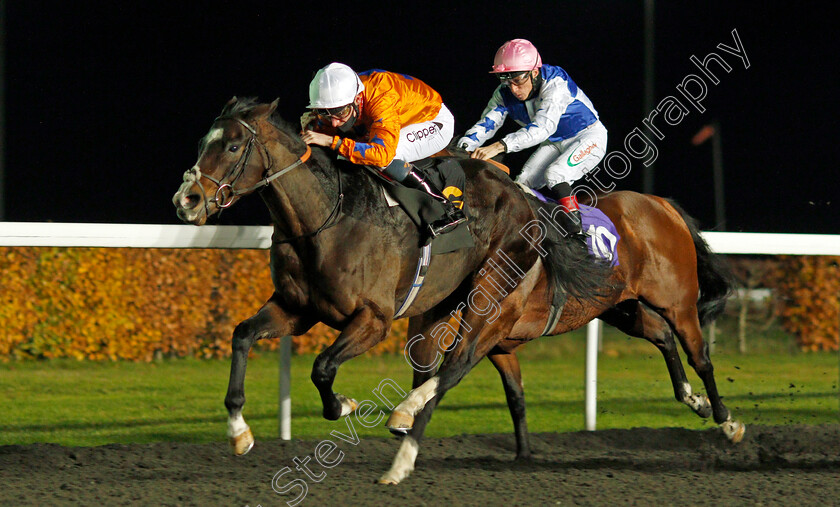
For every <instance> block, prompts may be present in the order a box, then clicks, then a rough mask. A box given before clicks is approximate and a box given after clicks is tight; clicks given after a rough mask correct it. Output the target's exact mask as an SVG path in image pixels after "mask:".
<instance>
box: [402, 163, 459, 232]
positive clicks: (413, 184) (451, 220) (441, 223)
mask: <svg viewBox="0 0 840 507" xmlns="http://www.w3.org/2000/svg"><path fill="white" fill-rule="evenodd" d="M401 183H402V184H403V185H405V186H407V187H408V188H413V189H416V190H422V191H423V192H426V193H427V194H429V195H430V196H432V197H433V198H434V199H435V200H436V201H438V202H439V203H441V204H443V208H444V210H445V211H446V216H445V217H444V218H441V219H440V220H435V221H434V222H433V223H431V224H429V232H430V233H431V234H432V236H439V235H441V234H445V233H447V232H449V231H451V230H453V229H455V227H457V226H458V225H459V224H461V223H463V222H466V221H467V216H466V215H465V214H464V212H463V211H462V210H460V209H458V208H456V207H455V205H454V204H452V201H450V200H449V199H448V198H447V197H446V196H444V195H443V192H441V191H440V190H438V189H437V187H436V186H435V185H434V184H433V183H432V182H431V181H429V179H428V178H427V177H426V175H425V174H423V173H422V172H420V171H419V170H417V168H415V167H414V166H411V169H410V170H409V171H408V175H407V176H406V177H405V179H404V180H402V182H401Z"/></svg>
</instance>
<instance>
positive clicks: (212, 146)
mask: <svg viewBox="0 0 840 507" xmlns="http://www.w3.org/2000/svg"><path fill="white" fill-rule="evenodd" d="M278 100H279V99H278ZM278 100H275V101H274V102H272V103H271V104H261V103H257V102H256V101H255V100H253V99H245V100H238V99H237V98H236V97H234V98H233V99H231V100H230V101H229V102H228V103H227V104H226V105H225V107H224V108H223V109H222V112H221V114H220V116H219V117H217V118H216V119H215V120H214V121H213V124H212V127H211V129H210V131H209V132H208V133H207V134H206V135H205V136H204V137H203V138H202V139H201V141H200V142H199V153H198V160H197V162H196V163H195V165H194V166H193V167H192V168H191V169H189V170H187V171H186V172H185V173H184V177H183V183H182V184H181V185H180V187H179V189H178V191H177V192H176V193H175V195H174V196H173V198H172V201H173V204H174V205H175V208H176V211H177V215H178V217H179V218H180V219H181V220H183V221H184V222H186V223H191V224H195V225H202V224H204V223H206V221H207V219H208V218H209V217H210V216H212V215H214V214H216V213H219V212H220V211H221V210H223V209H225V208H228V207H230V206H232V205H234V204H235V203H236V202H237V201H238V200H239V199H241V198H242V197H244V196H247V195H249V194H252V193H254V192H256V191H259V194H260V196H261V197H262V198H263V200H264V202H265V204H266V206H267V207H268V210H269V213H270V215H271V218H272V222H273V224H274V230H273V234H272V245H271V247H270V263H271V277H272V282H273V285H274V292H273V294H272V295H271V296H270V298H269V299H268V301H267V302H266V303H265V304H264V305H263V306H262V307H261V308H260V309H259V310H258V311H257V313H256V314H255V315H253V316H252V317H250V318H248V319H246V320H245V321H243V322H241V323H239V324H238V325H237V326H236V328H235V329H234V331H233V337H232V357H231V369H230V380H229V383H228V390H227V394H226V396H225V406H226V408H227V410H228V437H229V438H230V441H231V445H232V447H233V451H234V453H235V454H237V455H241V454H245V453H247V452H248V451H249V450H250V449H251V447H252V446H253V444H254V437H253V434H252V433H251V430H250V428H249V426H248V425H247V423H246V422H245V419H244V417H243V415H242V409H243V406H244V404H245V390H244V380H245V370H246V363H247V357H248V353H249V351H250V349H251V347H252V345H253V344H254V342H255V341H257V340H260V339H266V338H279V337H282V336H286V335H290V334H291V335H295V336H297V335H301V334H303V333H305V332H306V331H307V330H309V329H310V328H311V327H312V326H313V325H315V324H316V323H317V322H323V323H325V324H326V325H328V326H330V327H332V328H334V329H337V330H340V334H339V336H338V337H337V338H336V340H335V341H334V342H333V343H332V344H331V345H330V346H329V347H327V348H326V349H325V350H324V351H323V352H322V353H321V354H319V355H318V357H317V358H316V359H315V362H314V364H313V367H312V375H311V379H312V382H313V384H314V385H315V387H316V388H317V389H318V392H319V394H320V397H321V401H322V404H323V415H324V417H325V418H326V419H330V420H336V419H338V418H339V417H341V416H345V415H348V414H349V413H351V412H352V411H353V410H355V408H356V407H357V403H356V402H355V400H353V399H352V398H350V397H348V396H345V395H342V394H340V393H334V392H333V390H332V386H333V382H334V379H335V376H336V374H337V371H338V367H339V366H340V365H341V364H342V363H343V362H345V361H347V360H348V359H351V358H353V357H356V356H358V355H360V354H362V353H364V352H365V351H367V350H368V349H370V348H371V347H373V346H374V345H376V344H377V343H379V342H380V341H382V340H383V339H384V338H385V337H386V336H387V335H388V332H389V330H390V327H391V323H392V320H393V318H394V314H395V308H397V305H398V304H399V303H400V302H401V301H402V300H403V298H405V296H406V294H407V293H408V291H409V289H410V286H411V284H412V281H413V278H414V272H415V269H416V266H417V260H418V258H419V256H420V253H421V236H420V232H419V231H418V228H417V227H416V225H415V224H414V223H413V222H412V221H411V220H410V219H409V218H408V216H407V215H406V214H405V213H403V212H402V211H401V210H398V209H394V208H389V207H388V206H387V204H386V201H385V198H384V196H383V191H382V188H381V186H380V185H379V184H378V183H376V182H374V181H373V178H372V176H371V175H369V174H368V173H367V172H366V171H365V170H363V169H362V168H360V167H358V166H352V165H349V164H348V163H344V164H343V165H342V164H340V163H339V161H336V160H334V159H332V158H330V157H328V156H327V152H326V151H325V150H323V149H321V148H320V147H315V148H314V149H311V148H309V147H308V146H307V145H306V144H304V143H303V141H302V140H301V139H300V136H299V135H298V134H297V133H296V132H295V131H294V130H293V128H292V126H291V125H289V124H288V123H286V122H284V121H283V120H282V119H281V118H279V116H278V115H277V114H276V113H275V109H276V107H277V103H278ZM461 165H462V167H463V169H464V171H465V174H466V177H467V181H468V182H469V184H468V185H467V188H466V189H465V194H466V195H465V199H464V200H465V202H466V204H467V209H468V210H469V214H470V216H471V219H470V222H469V231H470V235H471V237H472V239H473V240H474V246H472V247H469V248H462V249H460V250H456V251H454V252H450V253H445V254H439V255H435V256H433V257H432V260H431V263H430V265H429V267H428V271H427V274H426V281H425V284H424V285H423V289H422V290H421V291H420V292H419V295H418V296H417V298H416V299H415V300H414V302H413V303H412V304H411V306H410V307H409V308H408V311H407V312H406V313H405V314H404V316H406V317H412V316H415V315H421V314H424V313H427V312H429V310H430V309H432V308H433V307H435V306H437V305H441V304H442V303H443V302H445V301H448V300H450V299H451V298H452V297H453V296H452V295H453V294H457V297H460V292H459V291H458V289H459V288H460V289H463V288H466V285H465V283H464V281H465V280H468V282H467V283H468V284H470V283H472V282H471V281H472V280H473V274H474V273H487V272H489V271H492V270H496V266H498V262H501V261H499V259H498V258H496V256H497V255H502V256H504V259H503V261H504V263H507V264H506V266H512V267H514V268H515V270H516V271H517V272H522V273H526V274H527V280H526V281H525V283H520V284H519V287H517V288H516V289H515V290H513V291H512V292H511V294H510V296H511V297H508V298H506V300H505V312H507V313H510V312H513V313H512V314H514V315H518V313H517V312H519V311H520V310H521V308H520V307H519V306H521V305H520V303H524V302H525V301H526V299H527V294H528V292H529V291H530V289H531V284H532V283H535V282H536V281H537V280H538V278H539V275H540V274H542V275H544V274H545V273H546V272H548V273H549V275H550V276H551V277H552V282H553V283H555V284H558V285H560V286H563V287H564V290H567V291H568V292H569V293H572V294H575V295H576V296H577V297H579V298H581V299H582V300H590V299H592V298H594V297H596V296H597V292H598V290H600V289H599V288H600V287H601V286H603V285H604V284H606V282H607V279H608V278H609V276H610V269H609V267H608V266H606V265H599V264H597V263H592V262H587V261H586V259H588V255H587V253H586V251H585V249H584V248H576V247H575V246H573V245H570V244H566V243H562V242H555V243H552V244H551V245H549V251H550V252H551V253H550V254H549V256H548V258H547V259H549V262H553V260H558V259H559V260H561V262H562V263H566V264H568V265H569V266H576V268H575V269H574V270H573V271H572V272H573V275H572V276H559V275H560V274H562V273H564V272H569V271H571V270H565V271H564V270H563V269H553V268H552V269H551V270H549V271H544V270H543V269H542V266H543V262H545V261H543V260H542V258H541V257H540V255H539V254H538V253H536V252H535V250H534V249H533V248H531V247H530V245H529V244H528V242H527V240H526V238H525V237H523V236H522V235H521V234H519V229H520V228H521V227H522V226H523V225H525V224H527V223H528V222H530V221H532V220H534V219H535V215H534V214H533V210H532V208H531V207H530V206H529V205H528V202H527V200H526V197H525V195H524V194H523V193H522V192H521V191H520V190H519V189H518V188H516V187H515V185H514V184H513V183H512V182H511V181H510V179H509V177H508V176H507V175H506V174H504V173H502V172H501V171H498V170H496V169H491V167H493V166H491V165H490V164H488V163H487V162H484V161H480V160H464V161H462V163H461ZM498 252H501V253H500V254H498ZM511 269H513V268H511ZM494 272H496V271H494ZM593 288H598V289H593ZM472 296H473V297H472V299H471V301H472V302H474V303H475V302H477V301H478V300H479V299H481V298H487V301H488V302H489V301H490V296H484V295H482V294H472ZM482 301H483V300H482ZM493 302H494V303H495V301H493ZM444 306H446V307H449V306H453V307H455V306H456V303H454V302H453V303H452V304H449V303H446V304H444ZM508 306H510V308H507V307H508ZM514 307H515V308H514ZM482 308H483V307H482ZM482 357H483V356H482Z"/></svg>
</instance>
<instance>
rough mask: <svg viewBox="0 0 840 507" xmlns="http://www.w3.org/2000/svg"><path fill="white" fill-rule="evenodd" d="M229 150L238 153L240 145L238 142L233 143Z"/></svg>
mask: <svg viewBox="0 0 840 507" xmlns="http://www.w3.org/2000/svg"><path fill="white" fill-rule="evenodd" d="M228 151H229V152H231V153H236V152H237V151H239V145H238V144H234V145H232V146H231V147H230V148H228Z"/></svg>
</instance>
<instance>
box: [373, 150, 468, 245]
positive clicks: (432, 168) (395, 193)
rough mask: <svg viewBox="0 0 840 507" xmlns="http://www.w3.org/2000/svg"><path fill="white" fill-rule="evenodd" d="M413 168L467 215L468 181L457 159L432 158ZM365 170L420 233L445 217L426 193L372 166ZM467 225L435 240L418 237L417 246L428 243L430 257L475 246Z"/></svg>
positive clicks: (417, 162)
mask: <svg viewBox="0 0 840 507" xmlns="http://www.w3.org/2000/svg"><path fill="white" fill-rule="evenodd" d="M413 165H414V167H415V169H417V170H419V171H422V172H423V173H424V174H425V175H426V176H427V177H428V178H429V179H430V180H431V181H432V183H434V184H435V185H437V187H438V188H440V189H442V190H443V195H445V196H446V197H447V198H448V199H449V200H450V201H452V203H453V204H454V205H455V207H457V208H459V209H461V210H463V211H464V213H465V214H467V216H469V210H468V209H467V207H466V201H465V200H464V191H465V189H466V182H467V178H466V175H465V174H464V169H463V168H462V167H461V164H460V163H458V161H457V159H454V158H439V157H433V158H426V159H421V160H418V161H416V162H414V163H413ZM366 169H367V170H368V171H369V172H370V173H371V174H372V175H373V176H374V177H375V179H376V180H377V181H379V182H380V183H381V184H382V185H383V187H385V189H386V190H387V192H388V194H389V195H390V196H391V197H392V198H393V199H394V200H396V201H397V203H398V204H399V206H400V208H402V209H403V211H405V213H406V215H408V217H409V218H410V219H411V221H412V222H414V224H415V225H417V227H418V229H420V230H421V231H425V230H426V226H427V224H430V223H433V222H435V221H436V220H439V219H441V218H443V217H444V215H445V210H444V208H443V205H441V203H439V202H438V201H436V200H435V199H433V198H432V197H431V196H429V195H428V194H426V193H424V192H421V191H419V190H415V189H411V188H408V187H405V186H403V185H400V184H399V183H397V182H395V181H393V180H391V179H389V178H388V177H386V176H385V175H383V174H382V173H381V172H380V171H379V170H378V169H376V168H374V167H367V166H366ZM468 224H469V222H465V223H463V224H461V225H459V226H457V227H456V228H455V229H454V230H452V231H450V232H447V233H446V234H442V235H440V236H436V237H431V236H429V235H427V234H421V243H420V245H419V246H426V245H428V244H429V243H431V253H432V254H433V255H434V254H441V253H448V252H454V251H455V250H459V249H461V248H470V247H472V246H475V243H474V242H473V239H472V235H470V232H469V225H468Z"/></svg>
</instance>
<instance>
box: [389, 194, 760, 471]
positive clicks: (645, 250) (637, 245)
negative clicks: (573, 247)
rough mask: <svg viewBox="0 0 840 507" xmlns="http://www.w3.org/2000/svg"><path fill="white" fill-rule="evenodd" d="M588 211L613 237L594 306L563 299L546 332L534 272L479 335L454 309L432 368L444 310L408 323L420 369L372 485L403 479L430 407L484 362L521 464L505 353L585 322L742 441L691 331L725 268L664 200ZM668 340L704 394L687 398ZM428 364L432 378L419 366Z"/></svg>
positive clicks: (727, 289)
mask: <svg viewBox="0 0 840 507" xmlns="http://www.w3.org/2000/svg"><path fill="white" fill-rule="evenodd" d="M530 202H531V205H532V206H535V207H538V206H544V204H540V203H538V202H537V200H536V198H535V197H533V198H530ZM597 207H598V208H599V209H600V210H601V211H603V212H604V213H605V214H606V215H607V216H608V217H609V218H610V220H611V221H612V222H613V224H614V225H615V226H616V230H617V231H618V233H619V235H620V238H621V239H620V240H619V241H618V261H619V263H618V265H617V266H616V267H615V268H614V271H613V274H612V277H611V279H610V281H609V283H608V284H607V285H605V287H606V288H607V289H608V290H607V292H606V293H605V294H604V295H603V297H602V298H601V299H600V300H599V301H594V302H593V301H591V300H581V299H578V298H576V297H569V299H568V301H567V302H566V304H565V307H564V308H563V310H562V313H561V314H560V318H559V321H558V322H557V323H556V325H554V326H553V327H552V328H551V329H546V325H547V322H548V319H549V310H550V305H549V304H548V303H549V302H550V301H551V297H550V294H549V291H550V290H551V283H550V280H549V278H548V276H547V273H546V272H545V270H542V271H541V272H539V273H537V275H538V277H537V280H536V281H535V282H534V284H533V288H532V290H531V291H530V292H529V293H528V295H527V300H526V301H525V302H524V304H521V305H519V307H518V311H517V312H516V313H515V314H513V315H510V316H509V318H508V319H507V320H506V321H504V322H503V323H501V325H499V324H496V323H493V324H492V325H485V326H484V327H483V329H482V328H481V327H482V326H481V324H482V322H481V320H482V319H481V316H480V315H476V314H475V312H471V311H470V310H471V309H470V308H469V307H466V308H464V307H463V306H462V307H461V308H460V309H461V310H462V312H463V313H462V315H461V321H460V326H461V328H462V329H463V328H464V327H466V328H467V329H468V330H467V331H464V332H459V333H458V335H459V338H460V339H459V340H457V341H453V342H454V343H453V344H452V346H451V347H448V350H446V352H445V355H444V358H443V361H442V362H440V356H441V355H442V354H441V352H442V351H441V350H440V348H441V347H440V346H439V344H438V343H436V342H435V340H432V339H426V338H427V337H428V334H429V333H430V330H434V329H435V328H436V327H437V326H441V325H442V323H444V322H445V321H447V320H449V319H450V318H451V317H452V313H451V311H452V310H453V308H452V307H451V306H450V307H447V306H446V305H439V306H437V307H435V308H433V309H432V310H430V311H429V312H427V313H424V314H423V315H419V316H416V317H413V318H412V319H411V320H410V321H409V329H408V336H409V337H419V338H420V339H417V340H416V341H414V343H411V342H410V345H411V346H409V347H407V348H406V354H407V355H409V354H410V355H411V357H410V358H409V359H410V361H409V362H410V363H412V364H414V365H420V366H421V367H420V368H417V367H415V370H414V380H413V387H414V389H413V390H412V391H411V392H410V393H409V395H408V396H407V397H406V398H405V400H404V401H403V402H402V403H400V404H399V405H397V407H396V408H395V409H394V410H393V412H392V414H391V418H390V419H389V420H388V422H387V423H386V425H387V426H388V427H389V428H390V429H391V430H392V432H394V433H398V432H399V433H405V437H404V439H403V442H402V444H401V446H400V450H399V451H398V453H397V456H396V458H395V459H394V462H393V465H392V467H391V469H390V470H388V471H387V472H386V473H385V474H384V475H382V477H381V478H380V479H379V482H380V483H385V484H397V483H399V482H400V481H401V480H403V479H405V478H406V477H407V476H408V475H409V474H410V473H411V471H412V470H413V469H414V460H415V459H416V456H417V452H418V450H419V444H418V442H419V439H420V437H421V436H422V434H423V431H424V428H425V426H426V424H427V423H428V422H429V420H430V418H431V415H432V411H433V410H434V408H435V406H436V405H437V403H439V401H440V399H441V398H442V397H443V395H444V393H445V392H446V391H447V390H448V389H450V388H452V387H453V386H454V385H455V384H457V383H458V382H459V381H460V380H461V378H463V376H464V375H465V374H466V372H467V371H469V370H470V369H471V368H472V367H473V366H474V365H475V364H476V363H477V362H478V361H479V360H480V359H482V358H483V357H484V356H485V355H486V356H487V357H488V358H489V359H490V360H491V362H492V363H493V365H494V366H495V367H496V369H497V370H498V371H499V373H500V375H501V378H502V382H503V385H504V389H505V394H506V398H507V403H508V408H509V410H510V413H511V416H512V418H513V423H514V433H515V436H516V455H517V458H527V457H529V456H530V446H529V444H528V433H527V425H526V421H525V398H524V391H523V386H522V378H521V373H520V367H519V361H518V359H517V357H516V353H515V350H516V348H517V347H519V346H520V345H522V344H524V343H526V342H528V341H530V340H532V339H535V338H538V337H540V336H544V335H546V336H553V335H558V334H562V333H566V332H568V331H571V330H574V329H577V328H579V327H581V326H583V325H585V324H586V323H588V322H589V321H591V320H593V319H595V318H600V319H602V320H603V321H604V322H606V323H608V324H611V325H613V326H615V327H616V328H618V329H620V330H621V331H623V332H625V333H627V334H629V335H631V336H635V337H641V338H645V339H647V340H649V341H650V342H652V343H653V344H654V345H655V346H656V347H657V348H658V349H659V350H660V351H661V353H662V355H663V357H664V358H665V362H666V364H667V368H668V372H669V374H670V377H671V381H672V384H673V388H674V394H675V396H676V399H677V400H678V401H681V402H683V403H685V404H686V405H688V406H689V407H690V408H691V409H692V410H693V411H694V412H695V413H697V414H698V415H699V416H701V417H709V416H710V415H712V414H713V415H714V420H715V422H716V423H718V424H719V425H720V427H721V429H722V431H723V433H724V434H725V435H726V437H727V438H728V439H729V440H730V441H731V442H732V443H737V442H739V441H740V440H741V439H742V438H743V435H744V431H745V426H744V424H743V423H741V422H738V421H734V420H733V419H732V417H731V415H730V413H729V410H728V409H727V408H726V407H725V406H724V404H723V402H722V401H721V397H720V395H719V393H718V390H717V386H716V383H715V379H714V373H713V370H714V369H713V366H712V362H711V360H710V359H709V351H708V346H707V345H706V344H705V343H704V341H703V335H702V332H701V325H703V324H705V323H707V322H710V321H711V320H713V319H714V318H716V317H717V316H718V315H719V314H720V313H721V312H722V311H723V309H724V305H725V302H726V299H727V297H728V296H729V295H730V293H731V289H732V280H733V278H732V276H731V274H730V272H729V269H728V267H727V266H726V265H725V264H724V263H723V262H722V259H721V258H719V257H717V256H715V255H714V254H713V253H712V251H711V250H710V249H709V247H708V245H707V244H706V242H705V241H704V240H703V238H702V237H701V236H700V234H699V231H698V228H697V225H696V223H695V221H694V219H692V218H691V217H690V216H689V215H687V214H686V213H685V211H683V210H682V209H681V208H680V207H679V206H678V205H676V203H674V202H672V201H669V200H666V199H663V198H660V197H656V196H651V195H644V194H639V193H635V192H629V191H620V192H613V193H610V194H607V195H603V196H601V197H600V198H599V199H598V201H597ZM593 283H598V282H593ZM497 322H498V321H497ZM476 329H478V332H475V331H476ZM432 334H434V332H433V331H432ZM675 336H676V338H677V339H678V340H679V342H680V344H681V345H682V347H683V349H684V350H685V352H686V354H687V356H688V362H689V364H690V365H691V366H692V367H693V368H694V370H695V371H696V373H697V375H698V376H699V377H700V379H701V380H702V382H703V385H704V387H705V389H706V393H707V396H708V397H706V396H702V395H700V394H697V393H693V392H692V389H691V385H690V384H689V382H688V380H687V379H686V375H685V371H684V369H683V366H682V363H681V362H680V358H679V353H678V351H677V347H676V344H675V340H674V337H675ZM438 362H440V366H439V367H438V369H437V372H436V373H435V372H433V369H432V368H425V367H423V366H424V365H430V366H431V365H436V364H438Z"/></svg>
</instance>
